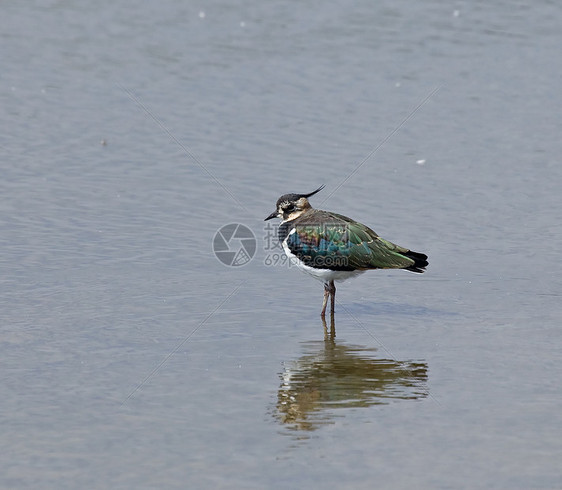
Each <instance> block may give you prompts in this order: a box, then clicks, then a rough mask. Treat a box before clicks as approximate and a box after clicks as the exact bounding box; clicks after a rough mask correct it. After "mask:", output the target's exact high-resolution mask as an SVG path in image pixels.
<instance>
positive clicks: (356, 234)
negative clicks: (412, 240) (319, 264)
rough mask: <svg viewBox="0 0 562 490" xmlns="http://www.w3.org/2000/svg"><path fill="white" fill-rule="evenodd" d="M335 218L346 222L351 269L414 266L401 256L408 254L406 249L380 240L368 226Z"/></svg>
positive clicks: (343, 218) (346, 219)
mask: <svg viewBox="0 0 562 490" xmlns="http://www.w3.org/2000/svg"><path fill="white" fill-rule="evenodd" d="M331 214H332V213H331ZM335 216H337V217H338V218H340V219H341V220H342V221H345V222H346V225H347V228H348V236H349V264H350V265H351V266H352V267H354V268H356V269H403V268H406V267H411V266H413V265H414V260H412V259H411V258H409V257H406V256H405V255H403V254H405V253H407V252H408V249H407V248H404V247H400V246H399V245H396V244H394V243H392V242H389V241H388V240H385V239H384V238H381V237H380V236H378V235H377V234H376V233H375V232H374V231H373V230H371V229H370V228H369V227H368V226H365V225H363V224H361V223H358V222H356V221H353V220H351V219H349V218H347V217H345V216H341V215H335Z"/></svg>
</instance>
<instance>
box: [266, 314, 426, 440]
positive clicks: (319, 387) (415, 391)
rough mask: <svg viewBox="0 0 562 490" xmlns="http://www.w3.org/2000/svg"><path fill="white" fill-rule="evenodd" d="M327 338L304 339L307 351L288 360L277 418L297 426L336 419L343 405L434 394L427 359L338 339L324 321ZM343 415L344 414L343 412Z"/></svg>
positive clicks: (299, 428) (305, 427) (366, 404)
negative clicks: (393, 355) (384, 353)
mask: <svg viewBox="0 0 562 490" xmlns="http://www.w3.org/2000/svg"><path fill="white" fill-rule="evenodd" d="M324 332H325V338H324V341H312V342H306V343H304V346H305V350H306V352H305V354H304V355H303V356H301V357H300V358H299V359H298V360H295V361H293V362H290V363H287V365H286V366H285V369H284V371H283V373H281V375H280V378H281V380H282V383H281V386H280V388H279V392H278V401H277V406H276V411H275V418H276V419H278V420H279V422H281V423H282V424H284V425H285V426H286V427H287V428H289V429H292V430H295V431H313V430H316V429H318V428H319V427H320V426H322V425H325V424H329V423H333V419H334V418H335V417H336V416H337V409H341V408H355V407H370V406H372V405H383V404H388V403H391V402H393V401H396V400H417V399H421V398H425V397H427V396H428V391H427V363H425V362H423V361H396V360H394V359H385V358H380V357H377V356H376V352H377V349H375V348H368V347H363V346H357V345H346V344H344V343H339V344H338V343H337V342H336V340H335V325H334V323H333V320H332V323H331V325H330V329H329V330H328V327H327V325H326V323H325V322H324ZM342 415H343V413H342Z"/></svg>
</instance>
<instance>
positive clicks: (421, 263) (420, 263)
mask: <svg viewBox="0 0 562 490" xmlns="http://www.w3.org/2000/svg"><path fill="white" fill-rule="evenodd" d="M404 255H405V256H406V257H408V258H409V259H412V260H413V261H414V265H411V266H410V267H406V270H407V271H411V272H417V273H419V274H421V273H423V272H425V268H426V267H427V266H428V265H429V262H428V261H427V255H425V254H422V253H420V252H412V251H411V250H409V251H408V252H407V253H405V254H404Z"/></svg>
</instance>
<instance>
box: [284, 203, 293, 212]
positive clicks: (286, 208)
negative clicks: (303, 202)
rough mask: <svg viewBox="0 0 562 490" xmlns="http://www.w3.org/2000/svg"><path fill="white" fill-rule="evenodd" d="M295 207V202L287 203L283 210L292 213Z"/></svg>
mask: <svg viewBox="0 0 562 490" xmlns="http://www.w3.org/2000/svg"><path fill="white" fill-rule="evenodd" d="M294 209H295V205H294V204H287V205H286V206H285V207H284V208H283V211H285V212H286V213H290V212H291V211H294Z"/></svg>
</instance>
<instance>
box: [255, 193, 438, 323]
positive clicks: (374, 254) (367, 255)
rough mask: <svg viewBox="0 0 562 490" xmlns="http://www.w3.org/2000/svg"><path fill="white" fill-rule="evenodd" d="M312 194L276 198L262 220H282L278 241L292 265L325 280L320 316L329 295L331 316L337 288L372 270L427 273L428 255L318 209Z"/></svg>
mask: <svg viewBox="0 0 562 490" xmlns="http://www.w3.org/2000/svg"><path fill="white" fill-rule="evenodd" d="M323 188H324V186H321V187H319V188H318V189H316V190H315V191H313V192H311V193H309V194H285V195H284V196H281V197H280V198H279V199H278V200H277V204H276V210H275V211H273V213H271V214H270V215H269V216H268V217H267V218H265V220H264V221H267V220H269V219H273V218H281V220H282V221H281V224H280V225H279V232H278V236H279V241H280V242H281V244H282V246H283V250H284V251H285V254H286V255H287V257H288V258H289V259H290V262H291V264H294V265H296V266H297V267H298V268H299V269H301V270H303V271H304V272H307V273H308V274H310V275H311V276H312V277H314V278H316V279H318V280H320V281H322V282H323V283H324V302H323V304H322V312H321V313H320V316H321V317H322V319H324V318H325V317H326V305H327V304H328V298H329V297H331V315H332V317H333V315H334V306H335V301H336V286H335V285H334V281H344V280H345V279H348V278H350V277H354V276H357V275H359V274H362V273H363V272H365V271H367V270H369V269H406V270H407V271H411V272H424V270H425V268H426V267H427V265H428V262H427V255H425V254H422V253H419V252H412V251H411V250H408V249H407V248H404V247H400V246H398V245H395V244H394V243H391V242H389V241H388V240H384V239H383V238H381V237H379V236H378V235H377V234H376V233H375V232H374V231H373V230H371V228H369V227H367V226H365V225H363V224H361V223H358V222H357V221H354V220H352V219H351V218H348V217H347V216H342V215H341V214H336V213H332V212H330V211H322V210H320V209H314V208H313V207H312V206H311V205H310V203H309V202H308V198H309V197H310V196H313V195H314V194H316V193H317V192H320V191H321V190H322V189H323Z"/></svg>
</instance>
